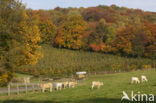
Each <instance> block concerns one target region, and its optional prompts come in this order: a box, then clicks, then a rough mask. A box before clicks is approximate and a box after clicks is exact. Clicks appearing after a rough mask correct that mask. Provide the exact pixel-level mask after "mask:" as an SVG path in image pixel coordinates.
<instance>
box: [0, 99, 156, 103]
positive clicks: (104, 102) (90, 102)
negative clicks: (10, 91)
mask: <svg viewBox="0 0 156 103" xmlns="http://www.w3.org/2000/svg"><path fill="white" fill-rule="evenodd" d="M0 103H156V102H130V101H122V102H121V100H120V99H109V98H107V99H106V98H95V99H86V100H80V101H61V102H56V101H36V100H5V101H0Z"/></svg>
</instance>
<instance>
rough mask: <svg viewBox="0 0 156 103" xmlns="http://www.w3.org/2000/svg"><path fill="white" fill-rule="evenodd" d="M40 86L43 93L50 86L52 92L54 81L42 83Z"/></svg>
mask: <svg viewBox="0 0 156 103" xmlns="http://www.w3.org/2000/svg"><path fill="white" fill-rule="evenodd" d="M40 86H41V89H42V92H43V93H44V92H45V89H47V88H49V89H50V92H52V88H53V85H52V83H42V84H40Z"/></svg>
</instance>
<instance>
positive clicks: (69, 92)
mask: <svg viewBox="0 0 156 103" xmlns="http://www.w3.org/2000/svg"><path fill="white" fill-rule="evenodd" d="M155 74H156V70H148V71H137V72H127V73H116V74H105V75H96V76H90V77H87V79H86V81H85V82H84V84H83V85H79V86H77V87H76V88H72V89H69V88H68V89H64V90H62V91H55V90H54V91H53V92H52V93H49V92H48V91H47V92H46V93H41V92H39V93H37V92H36V93H35V94H27V95H24V94H20V95H18V96H16V95H14V96H10V97H3V98H0V103H121V97H122V96H123V94H122V91H125V92H126V93H127V94H128V95H129V96H130V94H131V91H132V90H133V91H134V93H135V94H137V93H138V92H140V93H141V94H144V93H146V94H151V93H152V94H154V95H156V75H155ZM141 75H146V76H147V78H148V80H149V81H148V82H147V83H141V84H130V78H131V77H132V76H137V77H140V76H141ZM98 80H99V81H103V82H104V85H103V86H102V87H101V88H100V89H94V90H91V89H90V87H91V82H92V81H98ZM124 103H131V102H124ZM139 103H155V102H139Z"/></svg>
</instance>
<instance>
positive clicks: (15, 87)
mask: <svg viewBox="0 0 156 103" xmlns="http://www.w3.org/2000/svg"><path fill="white" fill-rule="evenodd" d="M40 89H41V88H40V83H10V84H9V85H8V88H1V89H0V94H5V93H7V94H8V96H10V94H11V93H17V94H19V93H20V92H25V93H27V92H28V91H33V92H35V90H40Z"/></svg>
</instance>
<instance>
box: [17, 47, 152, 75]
mask: <svg viewBox="0 0 156 103" xmlns="http://www.w3.org/2000/svg"><path fill="white" fill-rule="evenodd" d="M41 52H42V54H43V58H41V59H40V60H39V62H38V63H37V64H36V65H33V66H23V67H21V68H19V70H17V71H18V72H21V73H28V74H33V75H48V76H53V77H57V76H69V75H71V74H75V72H76V71H87V72H101V71H103V72H115V71H116V72H118V71H131V70H137V69H142V68H143V65H149V66H151V64H152V61H151V60H150V59H143V58H125V57H120V56H115V55H109V54H103V53H95V52H84V51H73V50H68V49H57V48H53V47H52V46H49V45H42V48H41ZM147 68H151V67H147Z"/></svg>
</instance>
